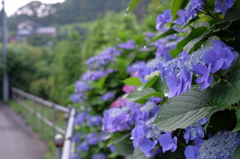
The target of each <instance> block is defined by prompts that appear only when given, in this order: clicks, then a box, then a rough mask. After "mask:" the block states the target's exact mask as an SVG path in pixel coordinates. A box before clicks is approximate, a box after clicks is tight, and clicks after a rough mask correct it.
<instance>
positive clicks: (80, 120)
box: [74, 111, 88, 125]
mask: <svg viewBox="0 0 240 159" xmlns="http://www.w3.org/2000/svg"><path fill="white" fill-rule="evenodd" d="M87 115H88V112H87V111H83V112H82V113H79V114H77V116H76V118H75V121H74V124H76V125H82V124H83V122H84V121H85V119H86V118H87Z"/></svg>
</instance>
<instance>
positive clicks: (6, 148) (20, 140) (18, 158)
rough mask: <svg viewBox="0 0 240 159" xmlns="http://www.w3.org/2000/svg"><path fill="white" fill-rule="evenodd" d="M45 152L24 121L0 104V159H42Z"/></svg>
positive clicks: (41, 142)
mask: <svg viewBox="0 0 240 159" xmlns="http://www.w3.org/2000/svg"><path fill="white" fill-rule="evenodd" d="M47 151H48V150H47V146H46V145H45V143H44V142H43V141H40V140H39V139H38V136H37V134H36V133H34V132H33V131H32V130H31V128H30V127H29V126H27V125H26V124H25V122H24V120H23V119H22V118H21V117H20V116H19V115H17V114H16V113H15V112H14V111H13V110H12V109H11V108H10V107H9V106H8V105H4V104H2V103H0V159H44V156H45V155H46V153H47Z"/></svg>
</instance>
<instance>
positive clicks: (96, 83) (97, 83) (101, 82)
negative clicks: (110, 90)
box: [89, 77, 107, 89]
mask: <svg viewBox="0 0 240 159" xmlns="http://www.w3.org/2000/svg"><path fill="white" fill-rule="evenodd" d="M106 79H107V77H102V78H100V79H99V80H97V81H93V82H91V83H90V84H89V85H90V86H91V87H93V88H99V89H102V88H103V86H104V83H105V81H106Z"/></svg>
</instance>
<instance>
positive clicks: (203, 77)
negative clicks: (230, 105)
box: [193, 63, 213, 90]
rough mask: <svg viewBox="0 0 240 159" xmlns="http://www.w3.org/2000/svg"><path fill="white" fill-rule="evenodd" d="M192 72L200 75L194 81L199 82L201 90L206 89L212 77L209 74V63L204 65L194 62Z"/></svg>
mask: <svg viewBox="0 0 240 159" xmlns="http://www.w3.org/2000/svg"><path fill="white" fill-rule="evenodd" d="M193 70H194V72H196V73H197V74H198V75H200V77H199V78H198V79H197V80H196V83H199V84H200V83H201V84H202V85H201V86H200V88H201V90H204V89H206V88H207V87H208V86H209V85H210V84H211V82H212V80H213V78H212V76H211V75H210V70H211V63H210V64H209V65H208V67H206V66H205V65H201V64H196V65H194V66H193Z"/></svg>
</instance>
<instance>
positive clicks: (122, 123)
mask: <svg viewBox="0 0 240 159" xmlns="http://www.w3.org/2000/svg"><path fill="white" fill-rule="evenodd" d="M156 98H157V97H156ZM152 100H153V99H152ZM153 101H160V100H153ZM153 101H149V102H148V103H146V105H143V106H142V105H140V104H138V103H133V102H129V101H127V102H126V103H125V105H124V106H122V107H113V108H110V109H108V110H105V111H104V114H103V119H102V124H103V125H102V130H103V131H108V132H111V133H113V132H117V131H124V130H129V129H131V127H132V126H134V125H135V124H136V122H137V121H139V120H143V121H146V120H148V119H149V118H151V117H153V116H154V115H156V112H157V111H158V110H159V106H157V105H156V103H154V102H153Z"/></svg>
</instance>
